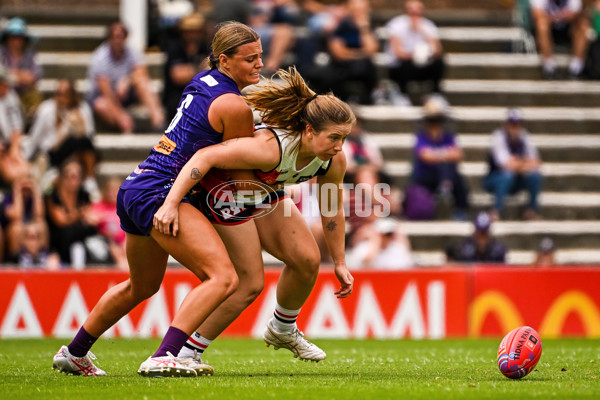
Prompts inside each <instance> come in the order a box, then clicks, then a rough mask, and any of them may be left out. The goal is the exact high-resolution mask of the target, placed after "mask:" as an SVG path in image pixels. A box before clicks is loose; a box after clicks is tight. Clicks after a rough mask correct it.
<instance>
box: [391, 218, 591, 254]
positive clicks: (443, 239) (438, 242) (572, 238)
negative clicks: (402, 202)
mask: <svg viewBox="0 0 600 400" xmlns="http://www.w3.org/2000/svg"><path fill="white" fill-rule="evenodd" d="M402 227H403V229H404V232H405V233H406V234H407V235H408V236H409V237H410V241H411V245H412V248H413V249H414V250H415V251H427V250H431V249H445V248H446V246H447V245H448V244H449V243H454V242H456V241H459V240H460V239H461V238H463V237H465V236H468V235H470V234H471V233H472V230H473V227H472V224H471V223H470V222H454V221H432V222H409V221H405V222H404V223H403V225H402ZM599 231H600V221H599V220H588V221H578V220H566V221H535V222H525V221H498V222H495V223H494V224H493V226H492V232H493V234H494V235H495V236H497V237H498V238H501V239H502V240H503V241H504V242H505V243H506V245H507V246H508V247H509V248H510V249H514V250H527V249H535V248H536V246H537V245H538V242H539V240H540V238H541V237H550V238H551V239H552V240H553V241H554V243H555V244H556V246H557V247H558V248H561V249H567V248H568V249H581V248H589V249H599V248H600V236H599V235H598V234H597V233H598V232H599Z"/></svg>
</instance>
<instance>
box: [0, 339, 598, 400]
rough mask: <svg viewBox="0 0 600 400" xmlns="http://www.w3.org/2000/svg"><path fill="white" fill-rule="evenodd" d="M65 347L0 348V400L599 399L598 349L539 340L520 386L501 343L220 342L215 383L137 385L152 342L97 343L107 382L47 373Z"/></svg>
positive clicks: (32, 343) (42, 343)
mask: <svg viewBox="0 0 600 400" xmlns="http://www.w3.org/2000/svg"><path fill="white" fill-rule="evenodd" d="M64 343H66V341H64V340H55V339H40V340H7V339H4V340H0V399H22V398H27V399H37V398H39V399H61V400H65V399H85V400H88V399H130V398H131V399H133V398H136V399H138V398H139V399H163V398H164V399H186V400H192V399H223V400H227V399H236V400H242V399H269V398H281V399H384V398H390V399H391V398H394V399H436V398H446V399H461V400H463V399H512V398H538V399H547V398H556V399H570V398H589V399H599V398H600V379H599V377H600V340H545V341H544V350H543V354H542V358H541V361H540V362H539V364H538V366H537V369H536V371H534V372H532V373H531V374H530V375H529V376H527V377H525V378H523V379H522V380H520V381H513V380H509V379H507V378H505V377H504V376H503V375H502V374H500V372H499V371H498V368H497V366H496V361H495V360H496V349H497V346H498V343H499V340H442V341H410V340H400V341H398V340H389V341H379V340H315V343H317V344H318V345H320V346H321V347H322V348H323V349H324V350H325V351H326V352H327V355H328V356H327V359H326V360H325V361H323V362H320V363H318V364H316V363H305V362H301V361H298V360H296V359H294V358H293V357H292V355H291V353H290V352H289V351H287V350H279V351H274V350H273V348H272V347H270V348H266V347H264V343H263V342H262V341H259V340H250V339H221V340H217V341H215V342H214V343H213V344H212V345H211V347H210V348H209V350H208V351H207V354H206V357H205V361H206V362H208V363H210V364H211V365H212V366H213V367H214V368H215V370H216V374H215V376H213V377H198V378H167V379H160V378H154V379H152V378H142V377H140V376H138V375H137V373H136V371H137V368H138V366H139V364H140V363H141V362H142V361H143V360H144V359H145V358H146V357H148V355H150V354H151V353H152V352H153V351H154V350H155V348H156V347H157V346H158V344H159V341H158V340H125V339H114V340H113V339H106V340H100V341H99V342H98V343H97V344H96V345H95V346H94V349H93V350H94V352H95V354H96V355H97V356H98V358H99V360H98V364H99V365H100V366H101V367H102V368H103V369H104V370H106V371H107V373H108V375H109V376H108V377H95V378H86V377H79V376H67V375H64V374H59V373H58V372H56V371H53V370H52V369H51V365H52V356H53V355H54V353H55V352H56V351H57V350H58V348H59V347H60V345H61V344H64Z"/></svg>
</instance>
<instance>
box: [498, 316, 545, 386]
mask: <svg viewBox="0 0 600 400" xmlns="http://www.w3.org/2000/svg"><path fill="white" fill-rule="evenodd" d="M541 355H542V339H541V338H540V335H539V334H538V333H537V332H536V331H535V329H533V328H532V327H530V326H521V327H519V328H516V329H513V330H512V331H510V332H509V333H508V334H507V335H506V336H504V339H502V342H500V346H499V347H498V368H499V369H500V372H502V373H503V374H504V375H505V376H507V377H509V378H511V379H520V378H522V377H524V376H525V375H527V374H528V373H530V372H531V371H533V369H534V368H535V366H536V365H537V363H538V361H539V360H540V357H541Z"/></svg>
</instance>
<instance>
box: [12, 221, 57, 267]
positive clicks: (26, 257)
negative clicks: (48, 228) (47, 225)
mask: <svg viewBox="0 0 600 400" xmlns="http://www.w3.org/2000/svg"><path fill="white" fill-rule="evenodd" d="M47 237H48V235H47V233H46V232H45V231H42V230H41V229H40V225H37V224H32V223H27V224H25V225H24V226H23V230H22V232H21V239H20V247H19V254H18V260H17V263H18V265H19V267H21V268H26V269H27V268H33V267H41V268H45V269H48V270H57V269H59V268H60V257H58V254H56V253H51V252H50V251H49V250H48V243H47V240H45V239H46V238H47Z"/></svg>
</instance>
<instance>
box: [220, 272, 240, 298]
mask: <svg viewBox="0 0 600 400" xmlns="http://www.w3.org/2000/svg"><path fill="white" fill-rule="evenodd" d="M219 282H221V285H223V289H224V291H225V295H226V296H227V297H229V296H231V295H232V294H233V292H235V291H236V290H237V288H238V285H239V283H240V281H239V278H238V276H237V274H236V273H235V269H234V268H233V267H231V268H229V269H228V270H226V271H224V272H223V273H222V274H221V275H220V276H219Z"/></svg>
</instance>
